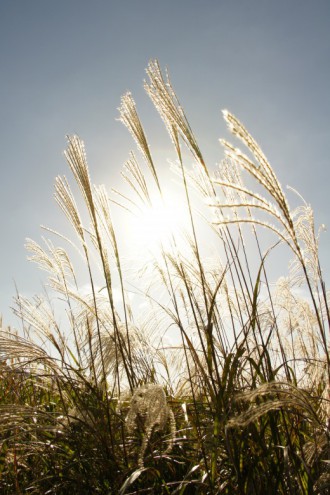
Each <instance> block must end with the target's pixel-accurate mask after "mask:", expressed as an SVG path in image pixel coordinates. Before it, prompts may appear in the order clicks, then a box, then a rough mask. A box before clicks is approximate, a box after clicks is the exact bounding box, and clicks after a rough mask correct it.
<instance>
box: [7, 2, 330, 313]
mask: <svg viewBox="0 0 330 495" xmlns="http://www.w3.org/2000/svg"><path fill="white" fill-rule="evenodd" d="M150 58H158V59H159V61H160V63H161V65H162V66H163V67H165V66H167V67H168V68H169V71H170V74H171V79H172V82H173V85H174V87H175V89H176V91H177V93H178V95H179V97H180V100H181V102H182V104H183V106H184V108H185V110H186V113H187V115H188V118H189V120H190V122H191V125H192V127H193V129H194V131H195V134H196V136H197V139H198V141H199V143H200V147H201V148H202V151H203V152H204V155H205V156H206V158H207V160H208V162H209V165H210V167H211V168H212V167H213V165H214V164H215V162H216V161H219V160H220V159H221V157H222V150H221V147H220V146H219V144H218V138H219V137H221V136H223V135H224V134H225V125H224V123H223V121H222V117H221V113H220V110H221V109H222V108H228V109H229V110H230V111H231V112H233V113H234V114H235V115H236V116H237V117H238V118H239V119H240V120H241V121H242V122H244V124H245V125H246V126H247V128H248V129H249V130H250V132H251V133H252V134H253V136H254V137H255V138H256V139H257V141H258V142H259V143H260V144H261V146H262V148H263V150H264V151H265V153H266V155H267V156H268V158H269V159H270V161H271V163H272V165H273V167H274V169H275V171H276V173H277V174H278V176H279V178H280V181H281V183H282V184H283V185H286V184H289V185H291V186H293V187H295V188H296V189H298V190H299V191H300V192H301V194H302V195H303V196H304V197H305V199H306V200H307V201H308V202H310V203H311V204H312V205H313V207H314V209H315V213H316V220H317V222H318V223H325V224H327V223H328V221H329V220H328V217H329V204H330V201H329V183H330V180H329V179H330V163H329V150H328V147H329V142H330V139H329V138H330V97H329V88H330V2H329V1H328V0H316V1H314V2H312V1H311V0H309V1H307V0H276V1H273V0H249V1H244V0H240V1H237V0H167V1H166V2H165V1H160V0H118V1H114V0H107V1H105V0H95V1H93V2H92V1H86V0H65V1H64V0H57V1H56V2H54V1H53V2H51V1H50V0H29V1H27V0H2V1H1V3H0V67H1V76H0V114H1V119H0V150H1V158H0V172H1V180H0V226H1V234H2V236H1V239H2V241H1V258H0V260H1V261H0V263H1V265H0V312H2V313H3V315H4V317H5V321H7V322H10V321H11V317H10V313H9V311H8V307H9V306H10V305H11V304H12V296H13V294H14V292H15V285H14V281H15V282H16V284H17V286H18V288H19V290H20V291H22V292H23V293H25V294H31V295H32V294H34V293H37V292H40V287H41V281H42V280H43V275H42V273H40V272H38V270H37V269H36V267H35V266H33V265H32V264H31V263H28V262H27V261H26V252H25V250H24V242H25V238H26V237H32V238H34V239H36V240H40V237H41V235H42V232H41V229H40V227H39V226H40V224H46V225H49V226H52V227H57V228H60V226H61V222H60V220H59V219H60V218H61V214H60V212H59V211H58V209H57V207H56V205H55V202H54V200H53V198H52V195H53V183H54V178H55V177H56V175H58V174H64V173H65V174H68V170H67V166H66V163H65V160H64V158H63V155H62V151H63V149H64V148H65V146H66V141H65V135H66V134H71V133H77V134H79V135H80V136H81V137H82V138H83V139H84V140H85V143H86V147H87V152H88V156H89V162H90V167H91V173H92V178H93V181H94V182H96V183H100V182H101V183H105V184H106V185H107V186H108V187H109V188H110V187H112V186H113V185H116V184H118V180H119V174H120V170H121V167H122V165H123V163H124V161H125V160H126V158H127V156H128V153H129V151H130V149H131V147H132V146H133V145H132V142H131V139H130V137H129V136H128V134H127V131H126V130H125V129H124V127H123V126H122V125H121V124H120V123H118V122H117V121H116V118H117V117H118V111H117V107H118V106H119V104H120V96H121V95H122V94H123V93H124V92H126V91H127V90H131V91H132V93H133V96H134V98H135V100H136V101H137V104H138V108H139V110H140V111H141V116H142V118H143V121H144V124H145V126H146V130H147V134H148V135H149V136H150V138H152V140H153V146H154V147H155V148H156V147H157V144H158V134H157V133H158V132H159V130H160V129H161V126H159V127H157V125H158V124H157V122H158V118H157V116H156V114H155V111H154V110H153V108H152V105H151V103H150V102H149V100H148V98H147V96H146V95H145V94H144V90H143V79H144V77H145V72H144V71H145V67H146V66H147V63H148V60H149V59H150ZM159 145H160V146H161V145H162V144H161V141H159ZM329 235H330V234H329V232H326V233H325V234H324V235H323V239H322V244H321V260H323V262H324V263H323V265H324V267H325V275H326V279H327V280H329V279H330V262H329V260H328V258H329V256H328V253H329V247H330V240H329Z"/></svg>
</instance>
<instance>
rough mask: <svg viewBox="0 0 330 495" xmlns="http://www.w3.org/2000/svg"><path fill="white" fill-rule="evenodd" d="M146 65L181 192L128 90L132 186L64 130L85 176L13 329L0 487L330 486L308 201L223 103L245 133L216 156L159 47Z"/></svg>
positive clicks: (34, 246) (164, 490) (285, 489)
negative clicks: (293, 203)
mask: <svg viewBox="0 0 330 495" xmlns="http://www.w3.org/2000/svg"><path fill="white" fill-rule="evenodd" d="M147 76H148V81H147V82H146V83H145V89H146V92H147V94H148V95H149V96H150V98H151V100H152V102H153V104H154V106H155V107H156V109H157V111H158V113H159V115H160V117H161V119H162V120H163V122H164V124H165V127H166V129H167V132H168V133H169V135H170V138H171V140H172V143H173V147H174V152H175V154H176V160H175V162H174V163H173V164H172V169H173V177H175V188H176V192H175V196H173V195H172V196H171V188H173V187H174V186H173V185H171V184H170V183H166V181H165V182H164V177H163V175H162V173H160V171H159V170H158V166H157V163H156V162H155V161H154V158H153V156H152V153H151V149H152V148H151V147H150V146H149V143H148V141H147V138H146V134H145V132H144V129H143V127H142V124H141V122H140V119H139V116H138V113H137V110H136V105H135V102H134V100H133V98H132V96H131V95H130V94H129V93H128V94H126V95H124V96H123V98H122V101H121V106H120V109H119V110H120V119H121V121H122V122H123V123H124V125H125V126H126V127H127V128H128V130H129V132H130V133H131V135H132V137H133V138H134V141H135V144H136V146H137V149H138V151H137V153H133V152H132V153H131V154H130V155H129V159H128V161H127V163H126V164H125V166H124V169H123V174H122V175H123V190H121V191H120V190H118V191H107V190H106V188H105V187H104V186H94V185H93V184H92V182H91V178H90V172H89V169H88V165H87V158H86V152H85V148H84V144H83V142H82V141H81V139H80V138H78V137H77V136H70V137H68V146H67V150H66V152H65V156H66V159H67V161H68V165H69V168H70V170H71V173H72V176H73V178H74V181H75V185H74V188H75V191H76V192H75V194H74V193H73V192H72V191H73V189H72V187H71V185H70V183H69V181H68V180H67V179H66V178H65V177H57V178H56V182H55V199H56V201H57V203H58V205H59V207H60V209H61V210H62V212H63V213H64V214H65V217H66V218H67V220H68V223H69V224H70V226H71V231H72V236H70V238H68V236H67V235H62V234H61V233H57V232H54V231H51V230H50V229H49V230H46V233H47V238H46V239H45V240H44V244H43V245H40V244H38V243H36V242H34V241H32V240H29V241H27V249H28V251H29V254H30V259H31V261H33V262H35V263H36V264H37V265H38V266H39V268H41V269H42V270H46V271H47V272H48V291H47V293H46V294H44V295H43V296H36V297H35V298H33V299H32V300H29V299H27V298H24V297H23V296H20V295H18V296H17V299H16V308H15V312H16V313H17V315H18V316H19V317H20V319H21V322H22V325H21V327H22V328H21V329H20V330H19V331H14V330H13V329H10V328H6V327H5V326H2V329H1V333H0V492H1V493H3V494H4V495H6V494H23V493H30V494H56V495H62V494H63V495H65V494H67V493H70V494H72V495H73V494H77V495H84V494H98V493H99V494H109V495H110V494H124V493H126V494H140V493H141V494H144V493H151V494H180V495H182V494H186V495H188V494H227V495H230V494H236V493H237V494H265V493H267V494H269V495H270V494H283V495H286V494H313V493H315V494H326V493H329V488H330V471H329V463H330V456H329V453H330V451H329V448H330V444H329V438H330V437H329V434H330V431H329V427H330V423H329V421H330V396H329V394H330V366H329V365H330V356H329V344H328V342H329V328H330V313H329V306H328V299H329V295H328V292H327V290H326V287H325V283H324V280H323V277H322V271H321V266H320V262H319V257H318V243H319V234H320V230H319V229H318V228H316V227H315V225H314V218H313V210H312V208H311V207H310V206H309V205H308V204H306V203H305V201H304V200H303V199H302V198H301V197H300V196H299V195H298V194H297V193H296V192H294V191H291V192H290V194H292V195H294V197H295V198H296V200H297V198H298V200H299V203H300V205H299V206H298V208H295V209H294V210H291V209H290V207H289V203H288V199H287V197H286V195H285V193H284V191H283V189H282V187H281V185H280V183H279V180H278V178H277V176H276V174H275V171H274V170H273V168H272V167H271V165H270V164H269V163H268V161H267V158H266V157H265V155H264V154H263V152H262V151H261V149H260V147H259V145H258V144H257V143H256V141H255V140H254V139H253V138H252V137H251V135H250V134H249V133H248V131H247V130H246V129H245V128H244V126H243V125H242V124H241V123H240V122H239V121H238V120H237V119H236V117H234V116H233V115H232V114H230V113H229V112H227V111H224V112H223V116H224V119H225V121H226V123H227V125H228V129H229V130H230V132H231V133H232V135H233V140H234V144H232V143H230V142H227V141H222V145H223V147H224V150H225V158H224V159H223V161H222V162H221V163H220V165H219V167H218V169H217V170H216V171H214V170H210V168H208V166H207V164H206V163H205V161H204V158H203V155H202V152H201V150H200V148H199V146H198V143H197V141H196V139H195V136H194V134H193V131H192V129H191V128H190V126H189V123H188V121H187V118H186V116H185V114H184V111H183V109H182V107H181V106H180V103H179V101H178V99H177V96H176V94H175V92H174V90H173V88H172V86H171V83H170V81H169V79H168V77H167V75H166V74H165V75H164V74H163V73H162V71H161V69H160V67H159V65H158V63H157V61H152V62H150V64H149V66H148V69H147ZM239 142H240V144H241V146H243V150H242V151H241V150H240V149H239V148H237V145H238V143H239ZM174 197H175V199H173V198H174ZM116 211H118V212H120V213H118V218H120V219H123V218H127V222H128V223H127V225H134V229H133V228H132V230H134V235H133V234H130V233H129V232H128V230H126V231H125V227H124V228H123V226H122V225H118V224H121V222H122V220H120V222H118V224H117V226H116V214H115V213H114V212H116ZM143 219H144V220H143ZM146 219H149V220H146ZM150 219H151V220H150ZM125 221H126V220H125ZM147 221H148V222H151V223H149V224H148V223H147V226H146V222H147ZM143 222H145V223H144V224H143ZM125 225H126V224H125ZM126 229H128V227H126ZM149 235H150V237H149ZM134 236H135V237H134ZM134 239H135V240H134ZM141 240H142V241H143V242H142V244H141V245H139V242H140V241H141ZM128 244H129V245H130V246H127V245H128ZM128 247H130V254H129V255H128V254H127V252H128V251H127V249H128ZM134 253H135V257H136V258H134ZM283 253H284V254H283ZM286 256H287V257H288V259H291V261H290V263H289V266H288V268H287V270H286V271H285V272H284V273H279V274H278V277H277V279H276V280H273V276H272V277H271V278H270V274H271V273H272V272H273V267H274V266H275V267H276V266H277V263H278V266H279V267H281V266H282V265H281V263H280V261H281V259H283V257H284V258H285V257H286ZM282 264H283V263H282ZM86 287H87V289H86Z"/></svg>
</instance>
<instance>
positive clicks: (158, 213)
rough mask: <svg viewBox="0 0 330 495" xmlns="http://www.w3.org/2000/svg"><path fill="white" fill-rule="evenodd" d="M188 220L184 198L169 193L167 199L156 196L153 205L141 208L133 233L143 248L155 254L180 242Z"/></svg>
mask: <svg viewBox="0 0 330 495" xmlns="http://www.w3.org/2000/svg"><path fill="white" fill-rule="evenodd" d="M187 220H188V216H187V211H186V205H185V204H182V199H180V198H178V197H174V196H173V195H171V196H169V195H167V196H166V198H165V199H163V198H156V199H155V200H153V202H152V206H145V207H143V209H141V211H140V212H139V214H138V218H137V219H136V222H135V224H134V227H133V230H134V233H133V234H134V237H135V239H136V241H137V243H138V245H139V246H140V247H141V248H142V249H146V250H148V251H149V252H150V251H151V252H153V253H154V254H155V253H156V252H157V251H158V252H160V251H161V250H162V249H165V250H168V249H170V247H172V248H173V247H174V244H176V245H177V243H178V242H180V241H179V240H180V238H181V237H182V234H183V232H184V230H185V228H186V227H187ZM174 240H175V243H174Z"/></svg>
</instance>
